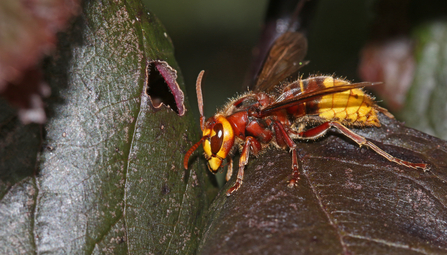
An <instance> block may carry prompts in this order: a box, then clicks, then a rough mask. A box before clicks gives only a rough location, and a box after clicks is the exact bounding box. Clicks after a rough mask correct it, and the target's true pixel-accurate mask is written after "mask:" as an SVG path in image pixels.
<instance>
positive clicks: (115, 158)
mask: <svg viewBox="0 0 447 255" xmlns="http://www.w3.org/2000/svg"><path fill="white" fill-rule="evenodd" d="M157 64H161V65H163V68H164V69H166V70H168V71H165V72H162V71H160V69H158V71H159V72H158V73H157V69H156V68H155V69H154V68H152V69H151V66H150V65H152V67H154V66H156V65H157ZM171 68H172V69H171ZM148 70H152V72H151V73H148V72H147V71H148ZM169 70H170V71H172V72H171V73H169ZM173 70H176V71H177V73H178V74H180V72H179V68H178V65H177V63H176V61H175V59H174V55H173V47H172V43H171V41H170V39H169V37H168V36H167V34H166V32H165V31H164V28H163V27H162V25H161V24H160V22H159V21H158V19H157V18H156V17H155V16H154V15H153V14H152V13H150V12H146V11H145V10H144V8H143V7H142V5H141V3H139V2H138V1H135V0H129V1H118V2H116V1H86V2H85V3H84V7H83V13H82V15H81V16H79V17H78V18H77V20H76V21H75V22H74V25H73V26H72V27H71V28H69V30H68V32H66V33H63V34H61V35H60V36H59V43H58V48H57V52H55V54H54V57H52V58H51V59H49V60H48V61H46V63H45V74H46V80H47V82H48V83H49V85H50V86H51V89H52V95H51V98H50V99H49V100H48V101H47V103H48V108H47V109H48V111H49V114H48V115H49V120H48V122H47V124H46V125H45V126H44V127H42V128H39V127H38V126H36V125H30V126H23V125H22V124H20V123H19V122H18V121H17V118H16V117H15V116H14V113H12V114H10V115H8V116H6V117H2V120H3V122H2V133H1V134H2V136H1V139H2V140H1V141H2V143H3V146H2V151H1V164H2V170H1V176H0V177H1V181H2V182H1V183H0V184H1V186H0V188H1V192H2V195H3V196H2V200H1V202H0V217H1V218H2V222H1V223H0V247H1V248H0V253H2V254H17V253H46V252H49V253H56V254H61V253H67V254H90V253H95V254H103V253H109V254H126V253H152V254H162V253H163V254H174V253H182V254H191V253H194V251H195V250H196V248H197V244H198V238H199V237H200V234H201V229H200V227H199V226H200V224H201V220H202V214H203V212H204V210H205V208H206V206H207V195H206V191H207V183H206V182H205V180H206V174H205V173H206V172H205V171H204V169H203V168H199V165H198V164H197V161H195V162H196V163H193V162H194V161H193V160H191V162H192V163H190V167H189V168H190V169H189V170H184V169H183V166H182V159H183V155H184V153H185V152H186V151H187V150H188V148H189V147H190V146H191V144H192V141H195V140H196V138H197V137H199V136H198V134H197V133H196V132H194V130H198V127H197V126H196V125H195V124H196V123H193V122H194V120H193V118H192V114H191V113H190V112H186V114H184V116H181V115H183V114H182V113H181V112H180V111H181V110H180V109H177V112H176V111H174V110H172V109H169V108H168V107H166V106H164V105H158V103H156V102H155V101H156V100H159V99H158V98H151V97H150V95H149V94H148V93H149V92H148V91H149V90H148V87H151V86H152V85H154V86H155V85H156V84H155V83H158V85H157V86H161V87H163V85H164V86H167V84H164V81H166V82H168V83H169V85H173V84H172V82H173V81H175V77H173V76H174V75H175V72H174V71H173ZM147 76H149V77H147ZM153 76H157V77H156V78H157V79H152V78H153ZM168 76H169V77H168ZM157 81H158V82H157ZM160 81H161V82H160ZM174 83H175V82H174ZM177 83H178V84H180V88H181V89H183V88H184V85H183V80H182V77H181V75H179V77H177ZM174 85H175V84H174ZM171 90H172V88H171ZM177 93H180V92H178V91H177ZM175 100H180V101H181V100H182V98H181V96H179V97H175ZM185 104H186V105H187V103H185ZM154 105H157V106H158V108H157V107H155V106H154ZM171 107H173V108H175V107H174V106H172V105H171ZM191 131H193V132H191ZM36 159H37V160H36Z"/></svg>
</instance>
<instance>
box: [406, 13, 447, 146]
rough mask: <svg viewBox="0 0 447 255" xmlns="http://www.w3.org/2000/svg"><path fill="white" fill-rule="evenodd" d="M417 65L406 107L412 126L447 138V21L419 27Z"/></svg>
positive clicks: (415, 35)
mask: <svg viewBox="0 0 447 255" xmlns="http://www.w3.org/2000/svg"><path fill="white" fill-rule="evenodd" d="M414 39H415V40H416V41H417V42H418V43H417V47H416V61H417V67H416V71H415V75H414V80H413V84H412V87H411V89H410V91H409V92H408V95H407V99H406V102H405V108H404V109H403V110H402V112H401V115H402V118H403V119H405V121H406V123H407V125H408V126H411V127H414V128H417V129H419V130H421V131H424V132H426V133H428V134H431V135H436V136H437V137H440V138H443V139H447V118H446V116H447V108H446V102H447V87H446V83H447V75H446V67H447V54H446V52H447V22H445V21H437V22H430V23H426V24H424V25H421V26H419V27H418V28H417V29H415V32H414Z"/></svg>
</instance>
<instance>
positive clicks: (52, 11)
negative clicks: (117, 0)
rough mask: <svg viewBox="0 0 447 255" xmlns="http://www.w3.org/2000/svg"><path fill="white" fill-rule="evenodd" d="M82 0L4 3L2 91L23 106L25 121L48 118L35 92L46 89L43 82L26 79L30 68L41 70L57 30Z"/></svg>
mask: <svg viewBox="0 0 447 255" xmlns="http://www.w3.org/2000/svg"><path fill="white" fill-rule="evenodd" d="M79 2H80V1H79V0H63V1H60V0H49V1H48V0H37V1H26V0H20V1H16V0H7V1H1V2H0V24H1V25H0V26H1V29H0V94H2V96H3V97H5V98H6V99H7V100H8V101H10V103H12V104H13V105H16V106H19V107H20V109H21V111H22V113H21V114H20V115H21V119H22V121H24V122H25V123H27V122H31V121H34V122H39V123H42V122H44V121H45V116H44V115H43V116H42V114H43V109H42V100H41V97H40V94H36V93H34V91H36V90H39V91H40V90H42V82H41V81H40V80H36V79H34V80H33V81H32V82H28V83H26V84H24V83H22V82H23V81H24V80H26V79H29V78H28V77H26V76H28V75H29V72H30V70H35V69H37V68H36V66H37V63H38V62H39V61H40V60H41V58H42V57H43V56H44V55H45V54H48V53H50V52H51V51H52V50H53V49H54V47H55V42H56V33H57V32H59V31H60V30H62V29H63V28H64V27H65V25H66V23H67V21H68V20H69V19H70V18H71V17H72V16H74V15H75V14H77V12H78V10H79ZM31 72H33V71H31ZM32 77H33V76H32ZM33 78H35V77H33ZM17 84H21V85H20V86H18V85H17ZM32 87H34V88H32ZM28 89H30V90H31V91H29V90H28ZM6 90H8V91H6ZM10 96H12V97H10Z"/></svg>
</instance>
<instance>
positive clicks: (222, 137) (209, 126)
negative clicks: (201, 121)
mask: <svg viewBox="0 0 447 255" xmlns="http://www.w3.org/2000/svg"><path fill="white" fill-rule="evenodd" d="M203 136H209V138H208V139H206V140H205V141H204V142H203V150H204V151H205V158H206V159H207V160H208V168H209V169H210V171H211V172H213V173H216V172H217V170H218V169H219V167H220V166H221V165H222V161H223V160H224V159H225V158H226V157H227V155H228V153H230V150H231V148H232V147H233V144H234V135H233V128H232V127H231V124H230V122H228V120H227V119H226V118H225V117H223V116H221V115H218V116H216V117H212V118H210V119H209V120H207V122H206V123H205V129H204V130H203Z"/></svg>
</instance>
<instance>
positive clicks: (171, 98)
mask: <svg viewBox="0 0 447 255" xmlns="http://www.w3.org/2000/svg"><path fill="white" fill-rule="evenodd" d="M146 75H147V91H146V93H147V94H148V96H149V97H150V99H151V102H152V105H153V106H154V108H157V109H158V108H160V107H161V106H162V105H165V106H167V107H169V108H171V109H172V110H174V111H175V112H176V113H177V114H178V115H180V116H183V115H184V114H185V107H184V105H183V101H184V95H183V91H182V90H181V89H180V87H179V86H178V84H177V81H176V80H177V71H176V70H175V69H173V68H172V67H170V66H169V65H168V64H167V63H166V62H165V61H159V60H157V61H151V62H149V64H148V65H147V67H146Z"/></svg>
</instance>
